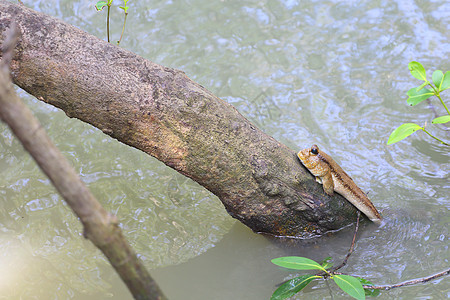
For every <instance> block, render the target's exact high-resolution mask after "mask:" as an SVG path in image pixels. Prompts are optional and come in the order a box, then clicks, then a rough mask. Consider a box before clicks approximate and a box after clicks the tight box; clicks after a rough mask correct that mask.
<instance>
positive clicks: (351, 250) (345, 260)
mask: <svg viewBox="0 0 450 300" xmlns="http://www.w3.org/2000/svg"><path fill="white" fill-rule="evenodd" d="M360 216H361V213H360V212H359V211H358V217H357V218H356V226H355V232H354V233H353V240H352V244H351V245H350V249H349V250H348V253H347V255H346V256H345V258H344V260H343V261H342V263H341V264H340V265H339V266H337V267H334V268H333V270H332V272H335V271H337V270H339V269H340V268H342V267H343V266H345V265H346V264H347V261H348V259H349V257H350V255H352V253H353V249H354V247H355V241H356V233H357V232H358V229H359V217H360Z"/></svg>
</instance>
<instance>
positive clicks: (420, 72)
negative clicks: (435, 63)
mask: <svg viewBox="0 0 450 300" xmlns="http://www.w3.org/2000/svg"><path fill="white" fill-rule="evenodd" d="M408 69H409V71H410V72H411V75H412V76H414V77H415V78H417V79H419V80H423V81H426V80H427V75H426V73H425V68H424V67H423V66H422V64H421V63H419V62H417V61H412V62H410V63H409V64H408Z"/></svg>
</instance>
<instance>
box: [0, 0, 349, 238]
mask: <svg viewBox="0 0 450 300" xmlns="http://www.w3.org/2000/svg"><path fill="white" fill-rule="evenodd" d="M0 11H1V12H2V13H1V14H0V28H2V29H3V28H6V27H9V24H10V22H11V19H12V16H13V15H15V16H17V17H16V18H17V23H18V27H19V29H20V31H21V33H22V38H21V40H20V41H19V45H18V47H17V49H16V54H15V56H14V59H13V61H12V65H11V68H12V74H13V82H14V83H15V84H17V85H18V86H20V87H21V88H23V89H24V90H26V91H27V92H29V93H30V94H32V95H34V96H35V97H36V98H37V99H40V100H42V101H45V102H47V103H50V104H52V105H54V106H56V107H59V108H61V109H62V110H64V111H65V112H66V114H67V115H68V116H70V117H75V118H78V119H80V120H82V121H84V122H87V123H89V124H92V125H93V126H95V127H97V128H99V129H101V130H102V131H103V132H104V133H105V134H108V135H110V136H112V137H113V138H116V139H118V140H119V141H121V142H123V143H125V144H127V145H130V146H132V147H135V148H137V149H140V150H142V151H144V152H146V153H148V154H149V155H152V156H154V157H156V158H157V159H158V160H160V161H162V162H164V163H165V164H166V165H168V166H169V167H171V168H173V169H175V170H177V171H178V172H180V173H182V174H183V175H186V176H188V177H190V178H192V179H193V180H195V181H197V182H198V183H199V184H201V185H202V186H204V187H205V188H206V189H208V190H209V191H211V192H212V193H214V194H215V195H217V196H218V197H219V199H220V200H221V201H222V203H223V204H224V206H225V208H226V209H227V211H228V212H229V213H230V215H231V216H233V217H235V218H237V219H238V220H240V221H241V222H243V223H244V224H246V225H247V226H249V227H250V228H252V229H253V230H254V231H257V232H265V233H270V234H273V235H278V236H298V237H308V236H311V235H320V234H322V233H324V232H326V231H329V230H335V229H339V228H342V227H343V226H346V225H348V224H349V223H351V222H352V220H354V219H353V217H354V215H355V214H356V209H355V208H354V207H353V205H351V204H350V203H349V202H348V201H347V200H346V199H344V198H343V197H342V196H340V195H338V194H336V193H335V194H334V195H333V196H328V195H326V194H325V193H324V192H323V188H322V186H321V185H319V184H317V183H316V182H315V181H314V177H313V176H311V174H310V173H309V172H308V171H307V170H306V169H305V168H304V167H303V166H302V165H301V164H300V163H299V161H298V158H297V156H296V152H295V151H292V150H291V149H289V148H288V147H286V146H285V145H283V144H281V143H279V142H278V141H276V140H275V139H273V138H272V137H270V136H268V135H266V134H265V133H263V132H262V131H260V130H258V129H257V128H256V127H255V126H254V125H253V124H251V123H250V122H249V121H248V120H246V119H245V118H244V117H243V116H242V115H241V114H240V113H239V112H238V111H237V110H236V109H235V108H234V107H232V106H231V105H230V104H228V103H227V102H225V101H223V100H221V99H219V98H217V97H216V96H214V95H213V94H212V93H211V92H209V91H208V90H206V89H205V88H204V87H202V86H201V85H199V84H197V83H195V82H193V81H192V80H190V79H189V78H188V77H187V76H186V74H184V73H183V72H181V71H179V70H175V69H171V68H167V67H164V66H160V65H157V64H155V63H153V62H151V61H148V60H146V59H144V58H142V57H140V56H138V55H136V54H134V53H131V52H129V51H127V50H124V49H121V48H119V47H117V46H115V45H112V44H108V43H106V42H105V41H102V40H100V39H98V38H96V37H94V36H92V35H89V34H87V33H86V32H83V31H81V30H80V29H78V28H75V27H74V26H71V25H69V24H66V23H64V22H62V21H60V20H57V19H55V18H52V17H49V16H47V15H44V14H42V13H37V12H35V11H33V10H31V9H28V8H26V7H25V6H23V5H17V4H13V3H11V2H8V1H6V0H0ZM2 41H3V38H2V37H1V36H0V43H1V42H2Z"/></svg>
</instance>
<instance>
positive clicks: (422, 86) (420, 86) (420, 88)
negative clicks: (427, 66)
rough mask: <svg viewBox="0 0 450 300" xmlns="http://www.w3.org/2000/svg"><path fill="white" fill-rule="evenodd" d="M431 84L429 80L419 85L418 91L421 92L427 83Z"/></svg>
mask: <svg viewBox="0 0 450 300" xmlns="http://www.w3.org/2000/svg"><path fill="white" fill-rule="evenodd" d="M428 84H430V82H429V81H428V80H427V81H425V82H424V83H422V84H421V85H419V86H418V87H416V92H420V91H421V90H422V89H423V88H424V87H425V86H426V85H428Z"/></svg>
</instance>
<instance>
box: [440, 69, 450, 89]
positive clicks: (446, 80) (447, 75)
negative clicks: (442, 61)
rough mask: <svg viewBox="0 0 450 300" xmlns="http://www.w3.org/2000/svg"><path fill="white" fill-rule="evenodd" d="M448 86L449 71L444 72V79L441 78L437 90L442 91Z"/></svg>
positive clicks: (449, 80) (449, 84) (449, 86)
mask: <svg viewBox="0 0 450 300" xmlns="http://www.w3.org/2000/svg"><path fill="white" fill-rule="evenodd" d="M448 88H450V71H447V72H445V75H444V79H442V85H441V89H440V90H439V91H443V90H446V89H448Z"/></svg>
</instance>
